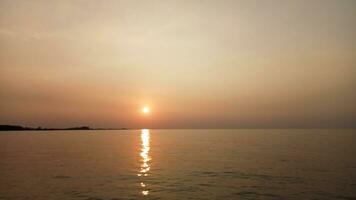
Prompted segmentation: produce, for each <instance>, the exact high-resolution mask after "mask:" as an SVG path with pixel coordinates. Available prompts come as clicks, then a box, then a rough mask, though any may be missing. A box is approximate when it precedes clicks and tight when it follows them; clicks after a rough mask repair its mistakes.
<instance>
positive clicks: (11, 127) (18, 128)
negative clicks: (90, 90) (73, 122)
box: [0, 125, 128, 131]
mask: <svg viewBox="0 0 356 200" xmlns="http://www.w3.org/2000/svg"><path fill="white" fill-rule="evenodd" d="M57 130H63V131H65V130H128V129H127V128H90V127H89V126H79V127H71V128H42V127H37V128H32V127H24V126H19V125H0V131H57Z"/></svg>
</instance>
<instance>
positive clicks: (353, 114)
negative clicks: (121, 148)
mask: <svg viewBox="0 0 356 200" xmlns="http://www.w3.org/2000/svg"><path fill="white" fill-rule="evenodd" d="M355 24H356V1H353V0H339V1H335V0H320V1H316V0H295V1H291V0H287V1H286V0H278V1H277V0H266V1H264V0H260V1H253V0H248V1H247V0H246V1H238V0H234V1H220V0H219V1H208V0H206V1H194V0H189V1H183V0H176V1H168V0H167V1H163V0H162V1H146V0H142V1H135V0H127V1H116V0H113V1H110V0H107V1H99V0H98V1H91V0H85V1H80V0H78V1H47V0H43V1H37V0H36V1H31V0H23V1H20V0H0V124H19V125H27V126H45V127H69V126H78V125H90V126H91V127H147V128H152V127H154V128H233V127H236V128H238V127H256V128H264V127H356V124H355V120H354V119H356V104H355V102H356V92H355V91H356V26H355ZM146 105H148V106H150V108H151V112H150V114H149V115H148V116H143V115H142V113H141V108H142V107H143V106H146Z"/></svg>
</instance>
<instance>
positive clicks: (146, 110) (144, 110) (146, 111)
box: [142, 106, 150, 114]
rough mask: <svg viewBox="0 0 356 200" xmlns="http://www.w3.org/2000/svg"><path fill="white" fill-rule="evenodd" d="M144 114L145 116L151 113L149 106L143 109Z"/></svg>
mask: <svg viewBox="0 0 356 200" xmlns="http://www.w3.org/2000/svg"><path fill="white" fill-rule="evenodd" d="M142 112H143V113H144V114H148V113H150V108H149V107H148V106H145V107H143V108H142Z"/></svg>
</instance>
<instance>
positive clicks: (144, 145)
mask: <svg viewBox="0 0 356 200" xmlns="http://www.w3.org/2000/svg"><path fill="white" fill-rule="evenodd" d="M149 152H150V130H149V129H142V130H141V152H140V157H141V168H140V171H139V173H138V174H137V176H148V172H149V171H150V160H151V157H150V156H149ZM146 187H147V184H145V183H144V182H141V188H142V195H145V196H146V195H148V194H149V191H148V190H147V188H146Z"/></svg>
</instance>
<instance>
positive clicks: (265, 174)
mask: <svg viewBox="0 0 356 200" xmlns="http://www.w3.org/2000/svg"><path fill="white" fill-rule="evenodd" d="M0 199H1V200H50V199H55V200H66V199H69V200H71V199H73V200H74V199H75V200H77V199H78V200H136V199H147V200H148V199H162V200H190V199H191V200H193V199H194V200H210V199H213V200H230V199H231V200H235V199H283V200H284V199H295V200H301V199H321V200H324V199H333V200H334V199H346V200H350V199H356V130H355V129H324V130H323V129H206V130H205V129H142V130H86V131H79V130H77V131H73V130H68V131H20V132H16V131H11V132H0Z"/></svg>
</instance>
